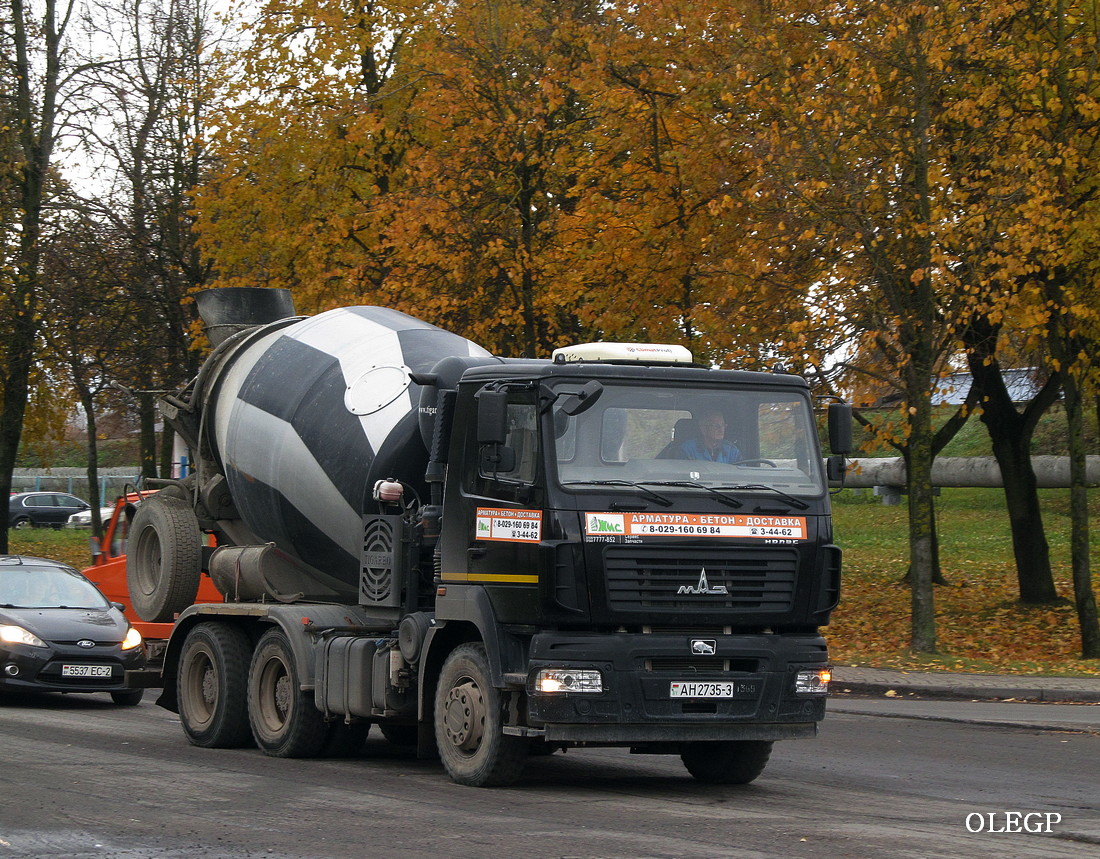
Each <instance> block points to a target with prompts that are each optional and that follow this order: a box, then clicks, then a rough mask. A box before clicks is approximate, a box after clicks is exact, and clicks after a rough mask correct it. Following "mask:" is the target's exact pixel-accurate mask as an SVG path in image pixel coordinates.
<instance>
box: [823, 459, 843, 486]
mask: <svg viewBox="0 0 1100 859" xmlns="http://www.w3.org/2000/svg"><path fill="white" fill-rule="evenodd" d="M847 473H848V463H847V462H845V460H844V454H842V453H836V454H833V455H832V456H830V457H829V458H828V459H826V460H825V476H826V477H828V478H829V482H830V483H838V482H839V483H843V482H844V475H846V474H847Z"/></svg>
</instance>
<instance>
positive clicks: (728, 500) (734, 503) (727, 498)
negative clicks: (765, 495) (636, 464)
mask: <svg viewBox="0 0 1100 859" xmlns="http://www.w3.org/2000/svg"><path fill="white" fill-rule="evenodd" d="M645 482H646V483H649V484H651V485H653V486H680V487H683V488H685V489H705V490H706V491H707V492H709V493H710V494H711V495H714V496H716V497H717V498H718V500H719V501H721V502H722V503H723V504H728V505H729V506H730V507H734V508H736V507H744V506H745V505H744V504H742V503H741V502H740V501H738V500H737V499H736V498H734V497H733V496H732V495H726V493H724V492H721V491H719V490H718V489H715V488H714V487H713V486H707V485H706V484H705V483H699V482H698V481H695V480H647V481H645ZM722 488H723V489H728V488H730V487H725V486H724V487H722Z"/></svg>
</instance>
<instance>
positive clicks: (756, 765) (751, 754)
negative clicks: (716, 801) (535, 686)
mask: <svg viewBox="0 0 1100 859" xmlns="http://www.w3.org/2000/svg"><path fill="white" fill-rule="evenodd" d="M771 753H772V744H771V743H770V742H767V741H763V740H731V741H723V742H716V743H684V744H683V746H682V747H681V749H680V760H682V761H683V762H684V766H685V767H687V770H688V772H689V773H691V774H692V775H693V776H694V777H695V778H696V779H698V780H699V781H702V782H706V783H707V784H748V783H749V782H750V781H752V780H753V779H755V778H756V777H757V776H758V775H760V773H762V772H764V767H765V766H767V764H768V758H769V757H771Z"/></svg>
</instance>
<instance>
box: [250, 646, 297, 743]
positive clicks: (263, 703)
mask: <svg viewBox="0 0 1100 859" xmlns="http://www.w3.org/2000/svg"><path fill="white" fill-rule="evenodd" d="M290 685H291V684H290V673H289V671H288V670H287V666H286V663H285V662H283V660H282V659H281V658H280V657H279V656H277V655H272V656H270V657H268V659H267V660H266V661H265V662H264V664H263V666H262V668H261V669H260V674H259V680H258V686H257V693H258V694H257V699H258V700H257V701H256V704H257V705H258V706H257V708H256V709H257V713H256V715H257V716H258V717H259V722H260V724H261V726H262V727H263V728H264V730H265V731H266V732H268V733H270V734H271V735H273V736H274V735H276V734H278V733H279V732H281V731H282V730H283V729H284V728H285V727H286V723H287V718H288V717H289V715H290V708H291V706H292V690H291V688H290Z"/></svg>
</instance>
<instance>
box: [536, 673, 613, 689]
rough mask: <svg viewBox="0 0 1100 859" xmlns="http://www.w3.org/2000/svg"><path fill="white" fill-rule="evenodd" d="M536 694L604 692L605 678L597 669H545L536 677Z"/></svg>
mask: <svg viewBox="0 0 1100 859" xmlns="http://www.w3.org/2000/svg"><path fill="white" fill-rule="evenodd" d="M535 691H536V692H602V691H603V676H602V675H601V674H600V672H599V671H596V670H595V669H587V668H582V669H579V670H570V669H567V668H544V669H542V670H541V671H540V672H539V673H538V674H536V675H535Z"/></svg>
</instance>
